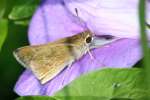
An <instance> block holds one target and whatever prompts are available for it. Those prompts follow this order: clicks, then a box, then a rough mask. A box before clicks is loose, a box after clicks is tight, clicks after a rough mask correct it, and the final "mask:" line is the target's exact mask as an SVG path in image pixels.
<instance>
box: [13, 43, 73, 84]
mask: <svg viewBox="0 0 150 100" xmlns="http://www.w3.org/2000/svg"><path fill="white" fill-rule="evenodd" d="M71 48H72V47H71V46H66V45H65V44H61V45H58V46H57V45H55V44H46V45H42V46H25V47H22V48H19V49H17V50H16V51H15V52H14V55H15V57H16V59H17V60H18V61H19V62H20V63H21V64H22V65H23V66H24V67H26V68H28V69H30V70H32V72H33V73H34V74H35V76H36V77H37V78H38V79H39V80H40V81H41V83H42V84H44V83H46V82H47V81H49V80H51V79H52V78H54V77H55V76H56V75H57V74H58V73H60V72H61V71H62V70H63V69H64V68H65V67H66V66H67V65H69V64H71V63H72V62H73V61H74V60H75V57H74V56H73V55H72V53H71Z"/></svg>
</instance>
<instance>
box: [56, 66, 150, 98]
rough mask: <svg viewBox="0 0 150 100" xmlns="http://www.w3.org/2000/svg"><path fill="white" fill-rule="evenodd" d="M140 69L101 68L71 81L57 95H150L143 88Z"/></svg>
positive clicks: (116, 96)
mask: <svg viewBox="0 0 150 100" xmlns="http://www.w3.org/2000/svg"><path fill="white" fill-rule="evenodd" d="M141 73H142V71H141V69H136V68H133V69H103V70H101V71H97V72H95V73H90V74H87V75H85V76H82V77H80V78H79V79H77V80H75V81H73V83H71V84H70V85H68V86H66V87H65V88H64V89H63V90H61V91H59V92H58V93H56V95H55V96H56V97H57V96H96V97H107V98H111V99H112V98H128V99H137V98H142V97H145V96H148V95H150V94H149V93H148V90H145V84H144V80H143V78H144V76H143V75H142V74H141Z"/></svg>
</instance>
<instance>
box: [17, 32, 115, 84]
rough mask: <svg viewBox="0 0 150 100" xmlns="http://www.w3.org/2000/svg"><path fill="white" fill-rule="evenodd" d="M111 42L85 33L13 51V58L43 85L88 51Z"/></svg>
mask: <svg viewBox="0 0 150 100" xmlns="http://www.w3.org/2000/svg"><path fill="white" fill-rule="evenodd" d="M113 41H114V40H113V39H110V40H107V39H106V38H104V37H103V38H102V37H100V38H94V36H92V33H91V32H90V31H85V32H82V33H79V34H77V35H74V36H71V37H67V38H63V39H60V40H57V41H54V42H50V43H47V44H42V45H35V46H24V47H21V48H18V49H17V50H15V51H14V56H15V58H16V59H17V61H18V62H20V63H21V64H22V65H23V66H24V67H25V68H27V69H29V70H31V71H32V72H33V74H34V75H35V76H36V77H37V79H38V80H40V81H41V83H42V84H45V83H46V82H48V81H50V80H51V79H53V78H54V77H55V76H56V75H57V74H59V73H60V72H61V71H62V70H63V69H64V68H65V67H67V66H69V65H71V64H72V63H73V62H74V61H75V60H78V59H80V58H81V57H82V56H83V55H84V54H86V53H87V52H89V50H90V49H93V48H97V47H100V46H102V45H105V44H107V43H110V42H113Z"/></svg>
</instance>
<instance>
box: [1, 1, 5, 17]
mask: <svg viewBox="0 0 150 100" xmlns="http://www.w3.org/2000/svg"><path fill="white" fill-rule="evenodd" d="M5 7H6V0H0V18H2V17H3V15H4V13H5Z"/></svg>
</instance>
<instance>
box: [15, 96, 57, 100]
mask: <svg viewBox="0 0 150 100" xmlns="http://www.w3.org/2000/svg"><path fill="white" fill-rule="evenodd" d="M16 100H56V99H55V98H53V97H49V96H25V97H20V98H18V99H16Z"/></svg>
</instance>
